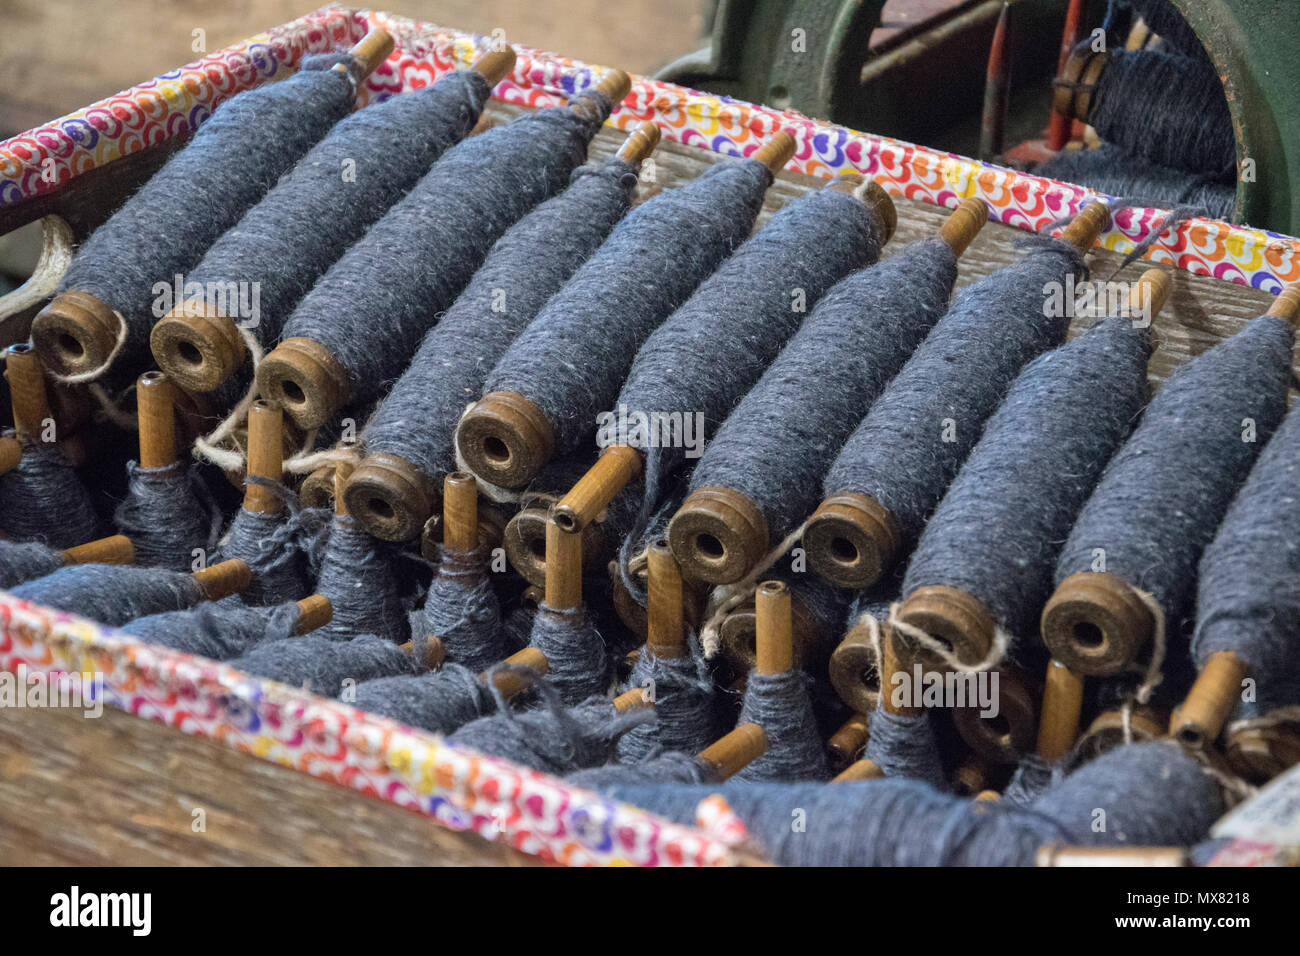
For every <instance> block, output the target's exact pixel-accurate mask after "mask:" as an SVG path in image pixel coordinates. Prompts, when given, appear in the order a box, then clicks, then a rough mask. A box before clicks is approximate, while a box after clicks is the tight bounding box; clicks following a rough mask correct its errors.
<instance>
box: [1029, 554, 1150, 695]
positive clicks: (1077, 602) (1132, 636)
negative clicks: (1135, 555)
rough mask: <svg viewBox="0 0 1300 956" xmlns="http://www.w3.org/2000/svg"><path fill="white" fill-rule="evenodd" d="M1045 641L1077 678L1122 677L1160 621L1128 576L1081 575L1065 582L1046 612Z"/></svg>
mask: <svg viewBox="0 0 1300 956" xmlns="http://www.w3.org/2000/svg"><path fill="white" fill-rule="evenodd" d="M1041 627H1042V632H1043V642H1044V643H1045V644H1046V645H1047V649H1048V650H1049V651H1051V652H1052V656H1053V657H1054V658H1056V659H1057V660H1058V661H1060V662H1061V663H1062V664H1064V665H1065V666H1066V667H1068V668H1070V669H1071V670H1072V671H1074V672H1076V673H1078V674H1084V675H1089V676H1100V675H1107V674H1117V673H1119V672H1120V671H1122V670H1123V669H1124V668H1126V667H1127V666H1128V665H1129V664H1131V663H1132V662H1133V661H1134V660H1135V659H1136V658H1137V656H1138V654H1139V652H1141V650H1142V648H1143V647H1144V646H1145V645H1146V643H1147V641H1149V640H1150V639H1151V635H1152V634H1153V633H1154V631H1155V618H1154V617H1153V616H1152V614H1151V611H1150V610H1149V609H1148V608H1147V606H1146V604H1144V603H1143V602H1142V599H1141V598H1139V597H1138V595H1137V592H1135V591H1134V590H1133V588H1132V587H1130V586H1129V584H1128V582H1127V581H1125V580H1124V579H1123V578H1121V577H1118V576H1116V575H1114V574H1110V573H1109V572H1106V571H1079V572H1077V573H1075V574H1071V575H1070V576H1069V577H1068V578H1066V579H1065V580H1064V581H1062V582H1061V584H1060V586H1059V587H1058V588H1057V589H1056V592H1055V593H1054V594H1053V595H1052V597H1051V599H1050V600H1048V602H1047V604H1046V605H1045V606H1044V608H1043V616H1042V622H1041Z"/></svg>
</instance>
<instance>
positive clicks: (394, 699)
mask: <svg viewBox="0 0 1300 956" xmlns="http://www.w3.org/2000/svg"><path fill="white" fill-rule="evenodd" d="M349 702H350V703H351V704H352V705H353V706H355V707H357V708H358V709H360V710H365V711H369V712H370V713H372V714H379V715H380V716H383V717H390V718H392V719H393V720H396V721H400V722H401V723H403V724H406V725H407V726H409V727H418V728H420V729H421V730H427V731H430V732H431V733H435V734H450V733H452V732H453V731H455V730H458V729H459V728H461V727H463V726H464V725H465V724H468V723H469V722H470V721H472V720H476V719H478V718H479V717H482V716H484V715H485V714H490V713H492V712H493V711H494V710H495V709H496V701H495V700H494V699H493V697H492V692H491V690H489V689H488V686H487V684H486V683H485V682H484V681H483V680H482V678H480V677H479V675H478V674H477V673H475V672H474V671H472V670H470V669H469V668H468V667H464V666H462V665H460V664H452V663H447V664H443V665H442V668H441V669H440V670H436V671H427V672H425V673H423V674H419V675H410V674H401V675H398V676H395V677H378V678H376V679H374V680H368V681H366V682H365V683H364V684H358V685H357V688H356V694H355V697H354V698H353V699H352V700H351V701H349Z"/></svg>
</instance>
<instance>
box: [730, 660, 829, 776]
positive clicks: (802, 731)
mask: <svg viewBox="0 0 1300 956" xmlns="http://www.w3.org/2000/svg"><path fill="white" fill-rule="evenodd" d="M811 683H812V681H811V679H810V678H809V677H808V675H806V674H804V673H803V672H802V671H799V670H789V671H785V672H784V673H781V674H760V673H758V672H757V671H754V672H752V673H751V674H750V675H749V681H748V683H747V684H746V685H745V699H744V703H743V704H741V707H740V718H739V720H738V721H737V723H741V724H749V723H752V724H758V725H759V726H760V727H762V728H763V732H764V733H765V734H767V750H766V752H764V754H763V755H762V756H761V757H759V758H758V759H757V760H754V761H753V762H751V763H749V764H748V765H746V766H745V768H744V769H743V770H741V771H740V773H739V774H738V775H737V776H739V778H740V779H742V780H781V781H796V780H825V779H827V778H828V777H829V776H830V767H829V766H828V764H827V763H826V749H825V747H823V746H822V740H821V736H820V734H819V732H818V730H817V719H816V717H814V715H813V708H812V700H811V698H810V696H809V685H810V684H811Z"/></svg>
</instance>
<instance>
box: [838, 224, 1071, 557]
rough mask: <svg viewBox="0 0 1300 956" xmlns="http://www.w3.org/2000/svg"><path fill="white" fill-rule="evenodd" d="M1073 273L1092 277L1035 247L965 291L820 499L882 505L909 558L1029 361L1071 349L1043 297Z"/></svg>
mask: <svg viewBox="0 0 1300 956" xmlns="http://www.w3.org/2000/svg"><path fill="white" fill-rule="evenodd" d="M927 242H929V243H934V244H937V247H936V249H935V251H934V253H933V255H935V256H938V255H940V249H947V247H946V246H944V245H943V244H942V243H940V242H939V241H938V240H935V239H931V240H927ZM948 256H949V258H951V256H952V253H951V251H949V253H948ZM953 268H954V269H955V265H954V266H953ZM1071 275H1073V276H1074V277H1075V278H1076V279H1079V280H1081V279H1083V278H1085V277H1086V275H1087V272H1086V270H1085V269H1084V267H1083V264H1082V256H1081V255H1080V254H1079V253H1078V252H1077V251H1076V250H1075V249H1074V247H1072V246H1071V245H1069V244H1068V243H1066V242H1064V241H1059V240H1034V244H1033V245H1032V246H1030V247H1029V248H1028V250H1027V251H1026V254H1025V255H1024V256H1023V257H1022V258H1021V259H1020V261H1018V262H1017V263H1015V264H1014V265H1011V266H1008V267H1006V268H1005V269H1000V270H998V271H997V272H995V273H993V274H992V275H990V276H988V277H987V278H984V279H981V280H980V281H979V282H976V283H974V284H973V285H971V286H969V287H968V288H966V289H964V290H962V292H960V293H959V294H958V295H957V297H956V299H955V300H954V301H953V304H952V308H951V309H950V310H949V311H948V314H947V315H945V316H944V317H943V318H942V319H940V320H939V322H938V324H937V325H935V326H934V329H933V330H932V331H931V332H930V334H929V335H928V336H927V337H926V339H925V341H924V342H922V343H921V344H920V346H919V347H918V348H917V349H916V351H915V352H914V353H913V354H912V356H911V358H909V359H908V360H907V363H906V364H905V365H904V366H903V367H902V370H901V371H899V373H898V375H897V376H896V377H895V378H894V380H893V381H892V382H890V383H889V385H888V387H886V388H885V390H884V392H883V394H881V395H880V398H879V399H878V400H877V401H876V403H875V404H874V405H873V406H872V407H871V410H870V411H869V412H867V413H866V417H865V418H860V424H858V425H857V428H856V429H855V430H854V431H853V433H852V434H851V435H850V436H849V437H848V440H847V441H845V442H844V443H843V447H842V448H840V449H839V455H838V456H837V457H836V459H835V461H834V463H833V464H831V466H830V468H829V470H828V471H827V472H826V475H825V480H824V481H823V483H822V488H823V493H824V495H825V496H827V497H829V496H830V495H834V494H839V493H842V492H855V493H857V494H862V495H867V496H868V497H871V498H874V499H875V500H876V501H878V502H880V504H882V505H883V506H884V507H885V508H886V509H887V510H888V511H889V513H890V514H891V515H893V516H894V518H895V520H896V521H897V522H898V528H899V531H900V532H901V549H900V550H901V551H902V553H903V554H905V553H906V551H907V549H909V548H910V546H911V545H912V544H914V543H915V541H916V539H917V536H918V535H919V534H920V533H921V529H922V527H924V525H925V520H926V518H928V517H929V516H930V513H931V512H932V511H933V510H934V508H935V506H936V505H937V504H938V503H939V500H940V499H941V498H942V497H943V494H944V492H945V491H946V490H947V488H948V486H949V485H950V484H951V483H952V480H953V478H955V477H956V476H957V471H958V470H959V469H960V468H961V464H962V462H963V461H965V459H966V456H967V455H969V454H970V450H971V449H972V448H974V447H975V442H976V441H978V440H979V437H980V433H981V432H982V431H983V429H984V423H985V422H986V421H987V419H988V417H989V416H990V415H992V414H993V412H994V411H996V410H997V407H998V405H999V403H1001V401H1002V398H1003V396H1004V395H1005V394H1006V391H1007V389H1008V388H1009V387H1010V385H1011V382H1012V381H1013V380H1014V379H1015V377H1016V375H1017V374H1018V373H1019V372H1020V370H1021V369H1022V368H1023V367H1024V365H1025V363H1026V362H1028V361H1030V360H1031V359H1033V358H1034V357H1035V356H1037V355H1039V354H1041V353H1042V352H1044V351H1046V350H1047V349H1050V348H1052V347H1054V346H1056V345H1059V344H1061V343H1062V342H1063V341H1065V333H1066V330H1067V328H1068V327H1069V317H1068V316H1065V315H1062V316H1060V317H1049V316H1047V315H1046V314H1045V310H1044V295H1045V293H1044V289H1045V288H1046V287H1048V286H1049V285H1052V284H1056V285H1059V286H1061V287H1064V286H1065V284H1066V280H1067V279H1068V277H1070V276H1071ZM945 419H950V420H951V421H952V422H953V427H952V428H951V429H945V428H943V422H944V420H945ZM945 438H953V439H955V440H952V441H945ZM817 477H820V476H817Z"/></svg>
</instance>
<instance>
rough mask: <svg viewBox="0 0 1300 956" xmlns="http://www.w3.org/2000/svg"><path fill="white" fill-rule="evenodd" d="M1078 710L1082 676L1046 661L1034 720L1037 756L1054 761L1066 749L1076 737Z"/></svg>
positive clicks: (1059, 664) (1058, 662) (1081, 697)
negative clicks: (1040, 700) (1040, 707)
mask: <svg viewBox="0 0 1300 956" xmlns="http://www.w3.org/2000/svg"><path fill="white" fill-rule="evenodd" d="M1082 709H1083V678H1082V677H1080V676H1079V675H1078V674H1075V673H1074V672H1073V671H1071V670H1070V669H1069V668H1068V667H1066V666H1065V665H1064V664H1062V663H1061V662H1060V661H1056V660H1052V661H1048V662H1047V679H1046V680H1045V681H1044V682H1043V713H1042V716H1041V717H1040V718H1039V722H1038V756H1040V757H1042V758H1043V759H1044V760H1049V761H1055V760H1060V759H1061V758H1062V757H1064V756H1065V755H1066V754H1068V753H1069V752H1070V749H1071V748H1072V747H1073V746H1074V742H1075V740H1077V739H1078V737H1079V714H1080V712H1081V711H1082Z"/></svg>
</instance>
